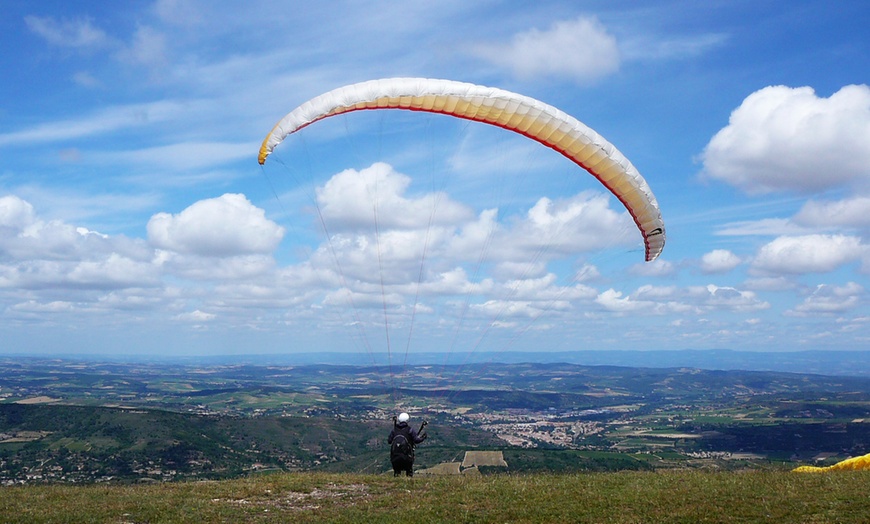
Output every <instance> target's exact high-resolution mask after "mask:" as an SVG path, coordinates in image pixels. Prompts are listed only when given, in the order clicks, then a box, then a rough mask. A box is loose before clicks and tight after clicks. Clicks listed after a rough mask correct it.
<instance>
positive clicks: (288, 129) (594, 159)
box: [258, 78, 665, 261]
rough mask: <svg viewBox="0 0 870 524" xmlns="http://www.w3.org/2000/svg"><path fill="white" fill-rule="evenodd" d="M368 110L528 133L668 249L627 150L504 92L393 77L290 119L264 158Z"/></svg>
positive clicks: (652, 248)
mask: <svg viewBox="0 0 870 524" xmlns="http://www.w3.org/2000/svg"><path fill="white" fill-rule="evenodd" d="M364 109H405V110H410V111H424V112H431V113H441V114H445V115H451V116H454V117H458V118H464V119H467V120H473V121H477V122H483V123H487V124H491V125H494V126H498V127H502V128H504V129H507V130H510V131H513V132H516V133H519V134H522V135H525V136H527V137H529V138H531V139H532V140H535V141H537V142H539V143H541V144H543V145H546V146H547V147H550V148H552V149H554V150H556V151H558V152H559V153H561V154H562V155H564V156H565V157H567V158H568V159H570V160H571V161H572V162H574V163H575V164H577V165H578V166H580V167H582V168H583V169H585V170H586V171H588V172H589V173H590V174H591V175H592V176H594V177H595V178H597V179H598V180H599V181H600V182H601V183H602V184H603V185H604V186H605V187H606V188H607V189H608V190H609V191H610V192H611V193H613V195H614V196H616V198H618V199H619V200H620V201H621V202H622V203H623V205H624V206H625V208H626V209H627V210H628V212H629V213H630V214H631V216H632V218H633V219H634V222H635V224H636V225H637V227H638V229H639V230H640V232H641V234H642V235H643V239H644V244H645V259H646V260H647V261H652V260H655V259H656V258H657V257H658V256H659V255H660V254H661V252H662V249H663V248H664V245H665V225H664V221H663V220H662V216H661V212H660V211H659V207H658V202H657V201H656V198H655V196H654V195H653V193H652V190H651V189H650V188H649V185H648V184H647V182H646V180H645V179H644V178H643V177H642V176H641V175H640V173H639V172H638V170H637V169H636V168H635V167H634V166H633V165H632V163H631V162H629V160H628V159H627V158H626V157H625V156H624V155H623V154H622V153H620V152H619V151H618V150H617V149H616V148H615V147H614V146H613V145H612V144H611V143H610V142H608V141H607V140H605V139H604V138H603V137H602V136H601V135H599V134H598V133H596V132H595V131H593V130H592V129H590V128H589V127H587V126H586V125H584V124H583V123H582V122H580V121H579V120H577V119H576V118H574V117H572V116H570V115H568V114H566V113H564V112H562V111H560V110H558V109H556V108H555V107H553V106H550V105H547V104H545V103H543V102H540V101H538V100H535V99H534V98H530V97H527V96H524V95H519V94H516V93H512V92H510V91H505V90H502V89H497V88H492V87H484V86H479V85H474V84H469V83H464V82H456V81H452V80H434V79H427V78H387V79H381V80H371V81H368V82H362V83H359V84H352V85H348V86H344V87H340V88H338V89H335V90H333V91H329V92H327V93H324V94H322V95H320V96H317V97H315V98H312V99H311V100H309V101H307V102H305V103H303V104H302V105H300V106H299V107H297V108H296V109H294V110H293V111H291V112H290V113H288V114H287V115H286V116H285V117H284V118H282V119H281V120H280V121H279V122H278V123H277V124H276V125H275V127H274V128H273V129H272V131H271V132H270V133H269V134H268V135H267V136H266V138H265V140H263V144H262V146H261V148H260V153H259V158H258V161H259V163H260V164H264V163H265V162H266V158H267V157H268V156H269V155H270V154H271V153H272V151H273V150H274V149H275V147H276V146H277V145H278V144H280V143H281V142H282V141H283V140H284V139H285V138H286V137H287V136H288V135H290V134H292V133H295V132H296V131H298V130H300V129H302V128H304V127H306V126H308V125H311V124H312V123H314V122H317V121H318V120H322V119H324V118H327V117H330V116H334V115H339V114H342V113H348V112H351V111H359V110H364Z"/></svg>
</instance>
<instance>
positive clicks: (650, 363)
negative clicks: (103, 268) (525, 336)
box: [7, 349, 870, 377]
mask: <svg viewBox="0 0 870 524" xmlns="http://www.w3.org/2000/svg"><path fill="white" fill-rule="evenodd" d="M7 356H15V355H7ZM41 356H50V355H41ZM54 356H58V357H63V358H83V359H88V360H103V361H105V360H109V361H112V360H122V361H128V362H136V361H181V362H184V363H188V364H197V363H199V364H209V365H216V364H239V363H247V364H255V365H299V366H301V365H310V364H333V365H353V366H368V365H378V366H380V365H389V364H392V365H394V366H396V365H398V366H404V365H427V364H434V365H462V364H472V363H486V362H501V363H506V364H514V363H521V362H533V363H558V362H565V363H569V364H578V365H587V366H627V367H648V368H679V367H689V368H698V369H708V370H744V371H781V372H788V373H814V374H820V375H832V376H858V377H866V376H870V350H868V351H794V352H754V351H734V350H728V349H713V350H650V351H632V350H625V351H596V350H586V351H564V352H549V351H541V352H537V353H534V352H512V351H504V352H498V353H488V352H478V353H471V354H469V353H467V352H461V351H456V352H453V353H411V354H408V355H407V358H406V356H405V355H404V354H399V353H394V354H393V355H392V358H388V356H387V354H386V353H377V354H373V355H369V354H363V353H353V352H350V353H339V352H335V353H326V352H324V353H287V354H280V355H278V354H275V355H271V354H264V355H244V354H242V355H200V356H186V357H174V356H154V355H150V356H141V355H129V356H117V355H114V356H107V355H54Z"/></svg>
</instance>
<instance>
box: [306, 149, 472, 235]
mask: <svg viewBox="0 0 870 524" xmlns="http://www.w3.org/2000/svg"><path fill="white" fill-rule="evenodd" d="M410 185H411V178H410V177H408V176H407V175H403V174H401V173H398V172H396V171H395V170H394V169H393V168H392V166H390V165H388V164H384V163H375V164H373V165H372V166H371V167H368V168H366V169H363V170H362V171H357V170H355V169H347V170H345V171H342V172H341V173H338V174H337V175H335V176H333V177H332V178H331V179H330V180H329V181H327V182H326V184H324V185H323V187H320V188H318V189H317V201H318V205H319V206H320V212H321V214H322V215H323V218H324V219H325V220H327V221H328V222H329V224H330V228H331V229H333V228H334V229H335V230H336V231H339V230H348V229H361V228H362V229H369V230H371V229H373V228H374V227H375V226H376V225H377V226H378V227H381V228H400V229H423V228H426V227H427V226H428V225H429V224H430V223H431V224H433V225H439V224H455V223H457V222H458V221H461V220H466V219H468V218H470V217H472V216H473V213H472V212H471V210H469V209H468V208H466V207H465V206H463V205H461V204H459V203H456V202H453V201H451V200H450V199H449V198H447V197H446V196H445V195H443V194H439V193H429V194H426V195H424V196H421V197H418V198H413V197H407V196H406V193H407V191H408V187H409V186H410Z"/></svg>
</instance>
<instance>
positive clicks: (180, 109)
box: [0, 101, 189, 147]
mask: <svg viewBox="0 0 870 524" xmlns="http://www.w3.org/2000/svg"><path fill="white" fill-rule="evenodd" d="M188 109H189V106H188V105H186V104H181V103H176V102H172V101H160V102H154V103H144V104H131V105H127V106H114V107H109V108H107V109H102V110H99V111H96V112H94V113H92V114H91V115H88V116H84V117H82V118H77V119H71V120H58V121H56V122H49V123H45V124H39V125H36V126H33V127H30V128H28V129H23V130H21V131H14V132H11V133H4V134H0V147H3V146H9V145H20V144H25V143H38V144H40V146H41V147H42V146H44V145H45V143H46V142H52V141H62V140H70V139H74V138H83V137H88V136H94V135H100V134H103V133H111V132H113V131H117V130H119V129H127V128H135V127H142V126H147V125H151V124H155V123H159V122H165V121H167V120H172V119H175V118H178V117H179V116H180V115H182V114H184V113H185V112H186V111H187V110H188Z"/></svg>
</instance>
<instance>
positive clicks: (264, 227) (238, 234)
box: [147, 193, 284, 257]
mask: <svg viewBox="0 0 870 524" xmlns="http://www.w3.org/2000/svg"><path fill="white" fill-rule="evenodd" d="M147 229H148V240H149V242H151V244H152V245H153V246H155V247H157V248H160V249H164V250H167V251H171V252H176V253H185V254H192V255H199V256H205V257H228V256H234V255H250V254H263V253H270V252H271V251H273V250H274V249H275V247H276V246H277V245H278V243H279V242H280V241H281V238H282V237H283V236H284V228H282V227H281V226H279V225H277V224H275V223H274V222H272V221H271V220H269V219H267V218H266V214H265V212H264V211H263V210H262V209H259V208H257V207H255V206H254V205H253V204H251V202H250V201H248V199H247V198H245V196H244V195H241V194H230V193H227V194H225V195H223V196H220V197H218V198H211V199H207V200H200V201H199V202H197V203H195V204H193V205H191V206H190V207H188V208H187V209H185V210H184V211H182V212H181V213H179V214H177V215H172V214H169V213H158V214H156V215H154V216H153V217H151V220H149V221H148V226H147Z"/></svg>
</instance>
